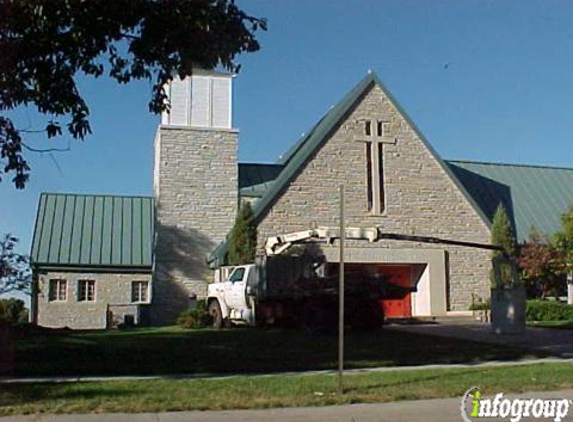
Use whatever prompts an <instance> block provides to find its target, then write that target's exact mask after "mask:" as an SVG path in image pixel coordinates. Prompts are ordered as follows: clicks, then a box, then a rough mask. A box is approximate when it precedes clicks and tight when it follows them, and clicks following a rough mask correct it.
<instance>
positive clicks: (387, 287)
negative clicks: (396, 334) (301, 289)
mask: <svg viewBox="0 0 573 422" xmlns="http://www.w3.org/2000/svg"><path fill="white" fill-rule="evenodd" d="M329 267H330V268H328V273H329V274H331V275H335V274H338V264H337V263H331V264H329ZM418 267H419V265H414V264H371V263H345V264H344V270H345V271H344V274H345V279H346V280H347V283H351V282H352V280H358V279H362V278H377V279H382V280H384V282H383V286H384V297H385V298H384V299H383V300H380V302H379V303H380V307H382V309H383V310H384V316H385V318H388V319H400V318H411V317H412V315H413V314H412V294H413V292H414V291H416V285H417V282H418V281H419V279H420V268H418Z"/></svg>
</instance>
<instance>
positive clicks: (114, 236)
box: [31, 193, 153, 271]
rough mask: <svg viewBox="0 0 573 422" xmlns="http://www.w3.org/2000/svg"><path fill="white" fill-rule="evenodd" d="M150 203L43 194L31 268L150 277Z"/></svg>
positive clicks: (148, 200) (135, 199) (146, 199)
mask: <svg viewBox="0 0 573 422" xmlns="http://www.w3.org/2000/svg"><path fill="white" fill-rule="evenodd" d="M152 243H153V198H150V197H139V196H111V195H78V194H59V193H42V194H41V195H40V202H39V204H38V216H37V218H36V227H35V230H34V238H33V240H32V252H31V259H32V264H33V266H34V267H36V268H41V269H47V268H57V269H72V268H80V269H82V271H83V270H94V271H97V270H104V269H111V268H114V269H118V270H121V269H123V270H138V271H150V270H151V266H152V253H153V252H152Z"/></svg>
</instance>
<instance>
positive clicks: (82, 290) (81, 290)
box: [78, 280, 95, 302]
mask: <svg viewBox="0 0 573 422" xmlns="http://www.w3.org/2000/svg"><path fill="white" fill-rule="evenodd" d="M78 302H95V280H79V281H78Z"/></svg>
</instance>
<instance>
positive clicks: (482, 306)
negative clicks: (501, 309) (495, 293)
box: [470, 299, 491, 311]
mask: <svg viewBox="0 0 573 422" xmlns="http://www.w3.org/2000/svg"><path fill="white" fill-rule="evenodd" d="M489 302H490V301H489V299H488V300H486V301H482V300H481V299H480V300H478V301H477V302H474V303H472V304H471V305H470V311H488V310H489V309H490V308H491V305H490V303H489Z"/></svg>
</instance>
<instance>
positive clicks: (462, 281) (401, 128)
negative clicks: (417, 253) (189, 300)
mask: <svg viewBox="0 0 573 422" xmlns="http://www.w3.org/2000/svg"><path fill="white" fill-rule="evenodd" d="M364 119H379V120H382V121H385V122H389V125H388V126H389V127H388V131H389V135H390V137H397V142H396V144H395V145H392V144H385V145H384V167H385V195H386V209H385V211H384V212H383V213H382V214H380V215H372V214H371V213H370V212H369V211H368V210H367V199H366V159H365V146H364V143H363V142H358V141H355V140H354V139H353V138H354V136H355V134H360V133H363V130H364V129H363V125H364V122H363V121H364ZM340 183H344V184H345V186H346V218H347V226H355V227H356V226H358V227H371V226H381V227H382V228H383V230H385V231H388V232H396V233H404V234H416V235H427V236H439V237H443V238H449V239H455V240H465V241H473V242H486V243H487V242H489V239H490V232H489V228H488V227H487V225H486V224H485V223H484V221H483V220H482V219H481V218H480V216H479V215H478V214H477V212H476V211H475V210H474V208H473V207H472V206H471V205H470V203H469V202H468V200H467V199H466V198H465V196H464V195H463V194H462V192H461V191H460V190H459V189H458V187H457V186H456V185H455V183H454V182H453V181H452V179H451V178H449V176H448V175H447V174H446V172H445V171H444V170H443V168H442V167H441V166H440V165H439V163H438V161H437V160H436V159H435V158H434V157H433V155H432V154H431V153H430V151H429V150H428V149H427V148H426V147H425V145H424V144H423V142H422V141H421V140H420V139H419V138H418V136H417V134H416V132H415V131H414V130H413V129H412V128H411V127H410V126H409V124H408V123H407V121H406V120H405V119H404V118H403V116H402V115H401V114H400V113H399V112H398V111H397V110H396V109H395V107H394V106H393V105H392V104H391V102H390V101H389V99H388V98H387V97H386V96H385V94H384V92H383V91H382V89H381V88H380V87H378V86H374V87H373V88H372V89H370V91H369V92H368V93H367V94H366V95H365V96H364V97H363V98H362V99H361V101H360V102H359V103H358V105H357V106H356V107H355V108H354V109H353V110H352V111H351V113H350V114H349V115H348V116H347V117H346V119H345V120H344V122H342V124H341V125H340V126H339V127H338V128H337V129H336V130H335V131H334V132H333V133H332V134H331V135H330V137H329V139H328V140H327V141H326V143H325V144H324V145H323V146H322V147H321V148H320V149H319V150H318V152H316V153H315V155H314V156H313V157H312V158H311V159H310V161H309V162H307V163H306V165H304V166H303V168H302V169H301V171H300V172H299V174H298V175H297V176H296V177H295V178H294V180H292V182H291V184H290V186H289V187H288V189H287V190H286V191H285V192H284V193H283V194H282V195H281V196H280V198H279V199H278V200H277V201H276V202H275V204H274V205H273V206H272V208H271V209H270V210H269V212H268V213H267V214H266V215H265V216H264V218H263V219H262V221H261V223H260V225H259V228H258V233H259V247H260V248H261V249H262V246H263V242H264V240H265V239H266V238H267V237H268V236H272V235H276V234H279V233H287V232H292V231H297V230H304V229H307V228H309V227H311V226H314V225H316V226H333V227H338V224H339V223H338V215H339V202H338V186H339V184H340ZM348 243H349V245H348V246H355V247H374V248H389V247H392V248H415V247H420V248H425V249H427V248H432V247H436V248H442V249H443V246H439V245H428V244H416V243H409V242H381V243H375V244H368V243H367V242H348ZM447 252H448V253H447V257H448V261H449V268H448V269H449V274H448V271H446V277H447V278H448V279H447V280H446V283H447V284H448V285H449V287H448V293H447V294H448V295H449V297H448V298H447V300H448V303H449V309H451V310H467V308H468V306H469V304H470V302H471V295H472V293H476V294H478V295H480V296H482V297H486V296H488V294H489V292H488V289H489V286H488V274H489V268H490V267H489V265H490V263H489V256H490V254H489V252H487V251H482V250H478V249H468V248H460V247H447ZM448 269H447V270H448Z"/></svg>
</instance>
